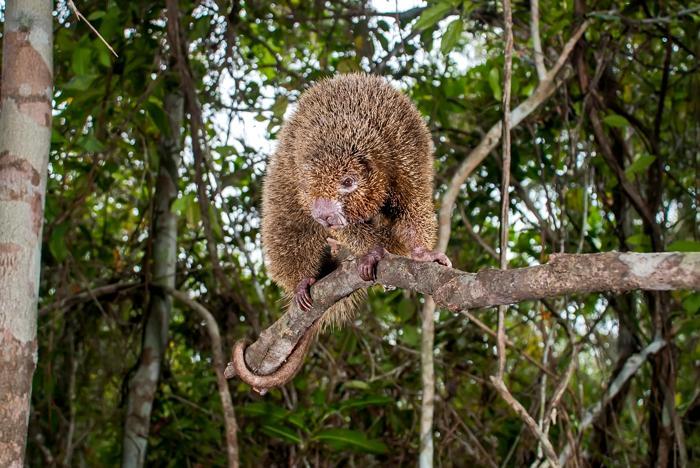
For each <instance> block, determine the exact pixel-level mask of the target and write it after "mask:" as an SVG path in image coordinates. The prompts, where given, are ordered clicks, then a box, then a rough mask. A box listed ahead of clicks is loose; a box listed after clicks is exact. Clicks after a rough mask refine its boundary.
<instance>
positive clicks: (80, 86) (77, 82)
mask: <svg viewBox="0 0 700 468" xmlns="http://www.w3.org/2000/svg"><path fill="white" fill-rule="evenodd" d="M95 78H97V77H96V76H95V75H78V76H74V77H73V78H71V79H70V81H69V82H68V83H66V84H65V85H63V89H65V90H67V91H87V90H88V89H90V86H91V85H92V82H93V81H95Z"/></svg>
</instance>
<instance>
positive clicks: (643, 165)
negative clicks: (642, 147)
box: [625, 154, 656, 179]
mask: <svg viewBox="0 0 700 468" xmlns="http://www.w3.org/2000/svg"><path fill="white" fill-rule="evenodd" d="M655 159H656V157H655V156H652V155H649V154H643V155H641V156H639V157H638V158H637V159H635V160H634V162H633V163H632V164H630V166H629V167H628V168H627V169H625V175H626V176H627V178H628V179H633V178H634V176H635V175H636V174H641V173H642V172H644V171H646V170H647V168H648V167H649V166H651V164H652V163H653V162H654V160H655Z"/></svg>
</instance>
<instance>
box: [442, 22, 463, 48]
mask: <svg viewBox="0 0 700 468" xmlns="http://www.w3.org/2000/svg"><path fill="white" fill-rule="evenodd" d="M463 28H464V22H463V21H462V18H457V19H456V20H454V21H453V22H451V23H450V24H449V26H447V30H446V31H445V34H443V35H442V41H441V42H440V52H442V53H443V55H447V54H448V53H450V51H451V50H452V49H454V47H455V45H456V44H457V40H459V38H460V36H461V35H462V29H463Z"/></svg>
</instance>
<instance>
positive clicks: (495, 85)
mask: <svg viewBox="0 0 700 468" xmlns="http://www.w3.org/2000/svg"><path fill="white" fill-rule="evenodd" d="M489 86H490V87H491V92H492V93H493V97H494V98H496V100H497V101H499V102H500V101H501V97H502V96H503V94H501V78H500V72H499V71H498V68H496V67H493V68H492V69H491V70H490V71H489Z"/></svg>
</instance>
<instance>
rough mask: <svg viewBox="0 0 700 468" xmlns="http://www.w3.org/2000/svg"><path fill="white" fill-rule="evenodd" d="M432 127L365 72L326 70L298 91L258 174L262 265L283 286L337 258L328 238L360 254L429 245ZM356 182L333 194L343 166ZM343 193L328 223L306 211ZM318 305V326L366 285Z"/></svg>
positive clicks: (329, 266)
mask: <svg viewBox="0 0 700 468" xmlns="http://www.w3.org/2000/svg"><path fill="white" fill-rule="evenodd" d="M432 150H433V148H432V142H431V138H430V132H429V131H428V129H427V127H426V125H425V123H424V122H423V120H422V118H421V116H420V114H419V113H418V111H417V110H416V108H415V106H414V105H413V104H412V103H411V101H410V100H409V99H408V98H407V97H406V96H404V95H403V94H401V93H400V92H398V91H397V90H395V89H394V88H392V87H391V86H390V85H389V84H388V83H387V82H386V81H385V80H383V79H382V78H379V77H376V76H370V75H365V74H349V75H340V76H337V77H335V78H331V79H326V80H323V81H321V82H319V83H317V84H315V85H314V86H312V87H311V88H309V89H308V90H307V91H306V92H305V93H303V95H302V96H301V98H300V100H299V103H298V107H297V109H296V111H295V112H294V114H293V115H292V116H291V118H290V119H289V120H288V121H287V123H286V124H285V125H284V126H283V128H282V130H281V132H280V138H279V144H278V147H277V150H276V152H275V154H274V155H273V156H272V158H271V160H270V162H269V164H268V168H267V174H266V175H265V178H264V180H263V205H262V240H263V249H264V253H265V261H266V266H267V271H268V274H269V275H270V277H271V278H272V279H273V280H274V281H275V282H276V283H278V284H279V285H280V286H281V287H282V288H283V289H284V290H285V291H286V292H287V294H288V295H289V296H291V295H293V293H294V289H295V287H296V285H297V284H298V283H299V282H300V281H301V280H302V279H305V278H320V277H322V276H324V275H326V274H327V273H330V272H331V271H332V270H333V269H335V267H336V266H337V265H338V258H336V257H334V256H333V255H332V254H331V253H330V249H329V248H328V245H327V241H326V239H327V238H328V237H332V238H334V239H336V240H337V241H338V242H339V243H340V244H342V245H344V246H345V247H346V248H347V249H348V250H349V251H350V253H351V254H353V255H355V256H361V255H364V254H365V253H367V252H368V251H369V250H370V249H371V248H373V247H374V246H376V245H381V246H383V247H384V248H385V249H386V250H387V251H389V252H391V253H394V254H397V255H408V254H409V253H410V252H411V249H412V248H414V247H418V246H421V247H425V248H428V249H430V248H432V247H433V244H434V242H435V235H436V222H435V216H434V213H433V200H432V191H433V156H432ZM348 172H351V173H353V174H356V175H358V176H359V177H360V180H359V183H358V186H357V189H356V190H355V191H353V192H352V193H349V194H346V195H341V194H339V186H340V185H339V184H340V181H341V179H342V178H343V177H344V175H345V174H347V173H348ZM317 198H329V199H332V200H342V204H343V207H344V211H345V215H346V218H347V220H348V223H349V224H348V225H347V226H346V227H344V228H343V229H340V230H329V229H326V228H324V227H323V226H321V225H320V224H319V223H318V222H316V221H315V220H314V219H313V217H312V215H311V205H312V203H313V200H314V199H317ZM360 294H362V296H359V295H357V294H355V295H352V296H350V297H348V298H346V299H345V300H343V301H340V302H338V303H337V304H336V305H334V306H333V307H331V308H330V309H329V310H328V311H326V313H325V314H324V316H323V318H322V319H321V321H320V322H321V323H320V324H318V325H317V328H316V330H318V329H320V328H323V327H324V326H327V325H328V324H335V325H342V324H343V323H346V322H347V321H348V320H351V319H352V317H353V312H354V311H355V309H356V308H357V306H358V301H359V300H361V297H364V294H365V292H362V293H360Z"/></svg>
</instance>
